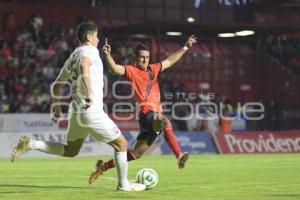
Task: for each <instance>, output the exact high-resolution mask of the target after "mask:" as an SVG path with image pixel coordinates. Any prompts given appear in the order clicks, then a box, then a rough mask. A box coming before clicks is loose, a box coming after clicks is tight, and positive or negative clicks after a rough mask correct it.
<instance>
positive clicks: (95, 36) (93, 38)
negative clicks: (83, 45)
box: [89, 32, 99, 47]
mask: <svg viewBox="0 0 300 200" xmlns="http://www.w3.org/2000/svg"><path fill="white" fill-rule="evenodd" d="M89 40H90V42H91V44H92V45H93V46H95V47H97V46H98V43H99V38H98V32H94V33H92V34H90V37H89Z"/></svg>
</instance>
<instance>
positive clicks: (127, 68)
mask: <svg viewBox="0 0 300 200" xmlns="http://www.w3.org/2000/svg"><path fill="white" fill-rule="evenodd" d="M124 68H125V74H124V78H125V79H127V80H129V81H130V80H132V78H133V67H132V66H130V65H125V66H124Z"/></svg>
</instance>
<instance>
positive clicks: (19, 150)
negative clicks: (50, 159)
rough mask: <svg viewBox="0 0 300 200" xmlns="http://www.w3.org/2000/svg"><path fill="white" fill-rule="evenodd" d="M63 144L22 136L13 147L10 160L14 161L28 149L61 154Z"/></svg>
mask: <svg viewBox="0 0 300 200" xmlns="http://www.w3.org/2000/svg"><path fill="white" fill-rule="evenodd" d="M64 149H65V145H64V144H62V143H55V142H45V141H37V140H32V139H30V138H29V137H27V136H22V137H21V138H20V139H19V141H18V144H17V145H16V146H15V147H14V149H13V152H12V154H11V161H12V162H13V161H15V160H16V159H17V158H18V157H20V156H21V155H22V154H24V153H26V152H27V151H28V150H39V151H43V152H46V153H50V154H56V155H60V156H63V153H64Z"/></svg>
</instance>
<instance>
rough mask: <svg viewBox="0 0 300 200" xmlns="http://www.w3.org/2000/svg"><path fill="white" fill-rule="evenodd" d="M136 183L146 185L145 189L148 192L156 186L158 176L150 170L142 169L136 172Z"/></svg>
mask: <svg viewBox="0 0 300 200" xmlns="http://www.w3.org/2000/svg"><path fill="white" fill-rule="evenodd" d="M136 181H137V182H138V183H142V184H145V185H146V189H147V190H150V189H152V188H154V187H155V186H156V185H157V184H158V174H157V172H156V171H154V170H153V169H151V168H144V169H141V170H139V171H138V172H137V174H136Z"/></svg>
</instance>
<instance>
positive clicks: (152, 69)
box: [125, 63, 162, 113]
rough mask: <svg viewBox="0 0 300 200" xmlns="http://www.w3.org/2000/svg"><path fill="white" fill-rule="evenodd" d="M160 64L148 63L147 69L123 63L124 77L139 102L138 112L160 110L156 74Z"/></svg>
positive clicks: (158, 71)
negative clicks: (129, 83)
mask: <svg viewBox="0 0 300 200" xmlns="http://www.w3.org/2000/svg"><path fill="white" fill-rule="evenodd" d="M160 70H161V64H160V63H157V64H150V65H149V66H148V69H147V71H145V70H142V69H140V68H138V67H136V66H133V65H125V78H126V79H127V80H129V81H130V82H131V84H132V87H133V88H134V91H135V98H136V100H137V102H138V103H139V104H140V112H143V113H147V112H148V111H154V112H162V107H161V104H160V89H159V85H158V75H159V73H160Z"/></svg>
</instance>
